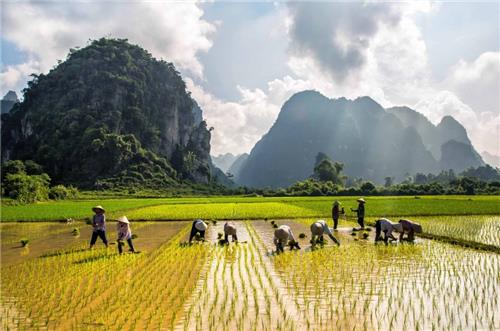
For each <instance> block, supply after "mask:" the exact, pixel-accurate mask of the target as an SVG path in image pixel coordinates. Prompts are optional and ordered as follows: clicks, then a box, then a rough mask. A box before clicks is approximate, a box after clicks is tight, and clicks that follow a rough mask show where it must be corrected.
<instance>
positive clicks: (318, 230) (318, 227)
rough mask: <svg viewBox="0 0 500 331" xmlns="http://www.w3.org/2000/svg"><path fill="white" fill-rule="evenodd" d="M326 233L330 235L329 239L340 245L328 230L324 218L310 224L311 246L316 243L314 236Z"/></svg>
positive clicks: (321, 235)
mask: <svg viewBox="0 0 500 331" xmlns="http://www.w3.org/2000/svg"><path fill="white" fill-rule="evenodd" d="M325 233H326V234H327V235H328V237H330V239H331V240H333V242H334V243H336V244H337V246H340V241H338V240H337V238H335V237H334V236H333V233H332V231H330V228H329V227H328V224H326V222H325V221H324V220H319V221H316V222H314V223H313V224H311V236H312V238H311V243H312V245H313V247H314V246H315V245H316V237H318V238H322V237H323V234H325Z"/></svg>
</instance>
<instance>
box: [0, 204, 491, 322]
mask: <svg viewBox="0 0 500 331" xmlns="http://www.w3.org/2000/svg"><path fill="white" fill-rule="evenodd" d="M247 199H248V200H247ZM469 199H472V200H469ZM339 200H341V202H342V203H343V205H344V207H345V209H346V211H348V210H349V208H350V207H354V206H355V203H354V201H355V199H354V198H352V197H350V198H348V197H345V198H342V199H339ZM119 201H120V200H116V204H113V203H109V202H110V201H107V200H105V201H85V206H83V207H81V209H79V208H80V207H78V208H76V209H74V210H73V208H72V206H74V205H77V204H78V203H79V202H76V201H71V202H65V203H46V204H40V205H32V206H2V222H1V223H0V231H1V285H0V286H1V287H0V289H1V299H0V318H1V327H0V328H1V329H2V330H159V329H162V330H500V237H499V236H500V212H499V211H498V203H499V202H500V200H499V198H498V197H422V198H419V199H415V198H414V197H411V198H408V197H407V198H394V197H380V198H378V197H377V198H368V199H367V201H368V202H367V205H366V210H367V215H368V219H367V222H368V224H370V225H373V222H374V220H375V219H377V218H378V217H388V218H391V219H393V220H394V221H397V220H398V219H399V217H401V218H403V217H404V218H408V219H412V220H415V221H417V222H419V223H420V224H421V225H422V226H423V228H424V233H423V234H422V236H419V237H417V239H416V241H415V243H399V242H393V243H389V244H388V245H384V244H375V243H374V235H375V229H374V228H372V227H368V228H367V229H366V230H365V231H353V227H355V226H356V223H355V220H354V219H353V217H352V214H351V213H348V215H347V216H348V217H346V218H341V220H340V228H339V231H336V232H334V234H335V236H336V237H337V238H338V239H339V240H340V242H341V246H340V247H337V246H336V245H333V243H332V242H331V241H330V239H328V238H327V237H325V240H326V243H325V245H317V246H316V247H315V248H314V249H313V248H312V247H311V244H310V243H309V240H310V230H309V225H310V224H311V223H312V222H313V221H314V220H316V219H318V218H324V219H326V220H327V221H328V222H329V224H330V226H331V225H332V222H331V219H329V218H328V216H329V214H330V208H331V203H332V199H331V198H329V199H326V198H316V199H315V198H294V199H290V198H272V199H269V200H267V199H264V198H241V197H227V198H205V199H200V198H185V199H177V200H175V199H149V200H148V199H146V200H145V201H135V200H132V199H131V200H126V201H125V202H124V203H123V204H120V203H119ZM96 204H101V205H103V206H104V207H105V208H107V216H108V220H109V222H108V238H109V240H110V242H111V243H112V244H111V245H110V247H109V248H105V247H104V245H103V244H102V243H101V242H100V241H99V240H98V242H97V244H96V246H95V248H94V249H93V250H89V249H88V241H89V239H90V235H91V228H90V225H88V224H86V222H85V220H86V219H87V218H88V217H90V216H91V214H89V209H90V208H91V206H93V205H96ZM386 204H388V205H391V206H392V209H391V208H389V207H388V206H386ZM453 204H455V205H456V206H457V207H456V208H453V207H452V206H453ZM59 207H61V210H58V208H59ZM420 207H421V208H420ZM370 208H371V209H370ZM419 208H420V209H419ZM85 209H86V210H85ZM6 210H7V211H8V212H6V213H4V211H6ZM16 211H19V213H18V214H17V213H16ZM405 211H407V212H405ZM479 211H481V212H479ZM37 212H40V213H39V214H37ZM16 215H18V216H16ZM78 215H80V216H78ZM121 215H127V216H128V217H129V219H131V220H132V222H131V228H132V232H133V233H134V234H135V235H136V236H137V237H136V238H135V239H134V245H135V247H136V249H137V250H138V251H139V252H138V253H135V254H133V253H125V254H122V255H119V254H118V253H117V247H116V243H115V240H116V234H115V231H114V229H115V227H114V225H115V224H114V222H113V221H112V220H113V219H115V218H116V217H118V216H121ZM70 217H71V218H73V219H74V221H73V222H69V223H66V222H54V221H58V220H61V219H66V218H70ZM195 217H202V218H204V219H207V220H208V221H207V223H208V224H209V227H208V230H207V233H206V241H205V242H199V243H195V244H193V245H187V244H186V241H187V239H188V235H189V231H190V228H191V221H192V218H195ZM225 219H235V220H234V224H235V225H236V228H237V231H238V237H239V238H238V239H239V242H238V243H231V244H229V245H220V244H219V243H218V239H219V236H220V234H221V233H222V232H223V226H224V223H225V222H226V221H225ZM47 220H51V221H47ZM14 221H24V222H14ZM26 221H31V222H26ZM34 221H36V222H34ZM281 224H287V225H289V226H290V227H291V228H292V230H293V232H294V234H295V236H296V237H297V238H298V237H299V234H304V235H305V236H304V238H300V239H298V241H299V244H300V246H301V248H302V249H301V250H295V251H289V250H288V249H286V250H285V253H282V254H276V252H275V247H274V246H273V241H272V239H273V234H274V230H275V226H277V225H281ZM75 229H77V231H76V230H75ZM396 236H397V235H396ZM301 237H302V236H301ZM21 239H27V240H28V243H27V244H26V245H25V246H24V247H23V245H21V243H20V242H21ZM450 239H453V240H450ZM475 245H477V246H475Z"/></svg>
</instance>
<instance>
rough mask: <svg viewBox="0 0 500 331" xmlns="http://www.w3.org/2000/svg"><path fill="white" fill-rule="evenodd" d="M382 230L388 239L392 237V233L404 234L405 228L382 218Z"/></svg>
mask: <svg viewBox="0 0 500 331" xmlns="http://www.w3.org/2000/svg"><path fill="white" fill-rule="evenodd" d="M379 221H380V230H381V231H382V232H385V233H386V235H387V236H388V237H390V236H392V231H396V232H400V233H401V232H403V226H402V225H401V224H399V223H393V222H391V221H389V220H388V219H387V218H381V219H380V220H379Z"/></svg>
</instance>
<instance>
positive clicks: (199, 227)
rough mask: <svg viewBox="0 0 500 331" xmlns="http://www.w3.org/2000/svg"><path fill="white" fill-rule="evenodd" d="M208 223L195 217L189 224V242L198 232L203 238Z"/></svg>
mask: <svg viewBox="0 0 500 331" xmlns="http://www.w3.org/2000/svg"><path fill="white" fill-rule="evenodd" d="M207 228H208V225H207V224H206V223H205V222H203V220H201V219H199V218H198V219H196V220H194V221H193V225H192V226H191V234H190V235H189V243H191V242H192V241H193V238H194V237H195V236H196V234H197V233H199V234H200V237H201V238H203V239H205V231H206V230H207Z"/></svg>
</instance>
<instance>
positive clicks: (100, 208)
mask: <svg viewBox="0 0 500 331" xmlns="http://www.w3.org/2000/svg"><path fill="white" fill-rule="evenodd" d="M96 209H99V210H102V212H103V213H104V211H105V210H104V208H102V206H101V205H98V206H95V207H92V211H95V210H96Z"/></svg>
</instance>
